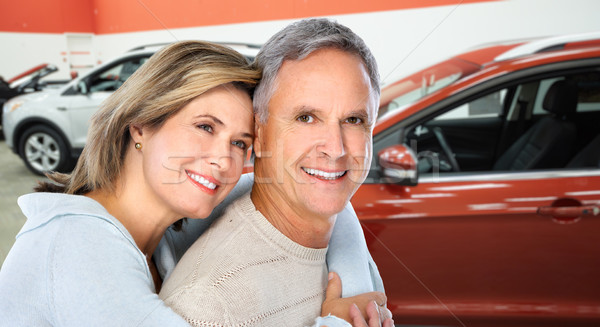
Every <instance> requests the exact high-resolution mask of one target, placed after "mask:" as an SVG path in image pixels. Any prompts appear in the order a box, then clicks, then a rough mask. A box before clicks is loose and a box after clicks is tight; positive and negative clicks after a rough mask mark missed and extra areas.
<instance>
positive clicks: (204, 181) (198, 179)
mask: <svg viewBox="0 0 600 327" xmlns="http://www.w3.org/2000/svg"><path fill="white" fill-rule="evenodd" d="M188 176H190V177H191V178H192V179H193V180H195V181H196V182H198V183H199V184H202V185H203V186H204V187H206V188H208V189H211V190H214V189H215V188H217V184H215V183H211V182H209V181H208V180H207V179H206V178H204V177H202V176H198V175H196V174H191V173H188Z"/></svg>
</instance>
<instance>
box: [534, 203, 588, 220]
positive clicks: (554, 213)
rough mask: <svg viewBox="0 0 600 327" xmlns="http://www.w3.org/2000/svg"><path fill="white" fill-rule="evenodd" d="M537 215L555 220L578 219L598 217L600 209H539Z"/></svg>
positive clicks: (576, 207)
mask: <svg viewBox="0 0 600 327" xmlns="http://www.w3.org/2000/svg"><path fill="white" fill-rule="evenodd" d="M537 213H538V214H539V215H542V216H550V217H555V218H576V217H583V216H598V214H600V208H599V207H597V206H575V207H549V206H548V207H539V208H538V210H537Z"/></svg>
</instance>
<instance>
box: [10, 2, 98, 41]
mask: <svg viewBox="0 0 600 327" xmlns="http://www.w3.org/2000/svg"><path fill="white" fill-rule="evenodd" d="M93 13H94V11H93V1H92V0H41V1H40V0H18V1H11V0H2V1H0V31H2V32H24V33H59V34H62V33H65V32H75V33H94V30H95V29H94V15H93Z"/></svg>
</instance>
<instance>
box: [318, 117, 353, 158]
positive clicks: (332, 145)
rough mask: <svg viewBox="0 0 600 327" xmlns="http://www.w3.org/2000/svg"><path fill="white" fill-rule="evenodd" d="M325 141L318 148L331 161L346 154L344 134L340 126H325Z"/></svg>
mask: <svg viewBox="0 0 600 327" xmlns="http://www.w3.org/2000/svg"><path fill="white" fill-rule="evenodd" d="M322 133H323V139H322V141H321V142H320V143H321V144H320V145H319V147H318V150H319V152H320V153H322V154H324V155H325V156H327V157H329V158H330V159H338V158H341V157H343V156H344V155H345V154H346V149H345V146H344V134H343V131H342V126H340V125H339V124H335V125H333V124H332V125H327V126H324V129H323V131H322Z"/></svg>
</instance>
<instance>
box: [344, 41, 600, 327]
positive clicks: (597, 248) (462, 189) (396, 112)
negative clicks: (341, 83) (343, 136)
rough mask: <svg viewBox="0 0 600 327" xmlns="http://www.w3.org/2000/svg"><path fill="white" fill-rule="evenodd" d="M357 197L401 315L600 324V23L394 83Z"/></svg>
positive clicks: (444, 321)
mask: <svg viewBox="0 0 600 327" xmlns="http://www.w3.org/2000/svg"><path fill="white" fill-rule="evenodd" d="M381 104H382V105H381V108H380V115H381V116H380V119H379V120H378V123H377V124H376V127H375V130H374V138H373V141H374V156H375V158H374V160H373V164H372V167H371V171H370V173H369V176H368V178H367V181H366V182H365V184H363V185H362V186H361V187H360V189H359V190H358V192H357V193H356V195H355V196H354V197H353V199H352V204H353V205H354V209H355V210H356V213H357V214H358V217H359V218H360V220H361V223H362V225H363V228H364V231H365V236H366V238H367V244H368V246H369V249H370V251H371V253H372V255H373V257H374V259H375V261H376V262H377V265H378V267H379V270H380V273H381V275H382V277H383V280H384V283H385V286H386V293H387V296H388V305H389V307H390V309H391V310H392V312H393V313H394V320H395V322H396V324H403V325H404V324H409V325H423V326H424V325H427V326H432V325H435V326H600V35H599V34H595V35H593V34H588V35H577V36H564V37H557V38H550V39H540V40H536V41H531V42H518V43H512V44H501V45H491V46H486V47H483V48H480V49H477V50H473V51H470V52H466V53H464V54H461V55H458V56H456V57H453V58H450V59H448V60H446V61H443V62H441V63H439V64H437V65H434V66H431V67H429V68H427V69H424V70H422V71H420V72H418V73H416V74H413V75H411V76H409V77H407V78H405V79H402V80H400V81H398V82H396V83H393V84H391V85H389V86H387V87H386V88H385V89H384V90H383V92H382V103H381Z"/></svg>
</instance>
